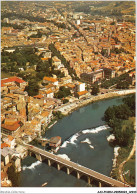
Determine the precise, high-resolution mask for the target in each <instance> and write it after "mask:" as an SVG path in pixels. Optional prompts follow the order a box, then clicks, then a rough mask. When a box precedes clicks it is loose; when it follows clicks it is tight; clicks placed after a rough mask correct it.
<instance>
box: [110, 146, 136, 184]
mask: <svg viewBox="0 0 137 194" xmlns="http://www.w3.org/2000/svg"><path fill="white" fill-rule="evenodd" d="M132 146H133V145H131V144H130V145H129V146H128V147H121V148H120V150H119V155H118V157H117V165H116V167H115V168H114V169H113V170H112V172H111V177H112V178H114V179H117V180H120V176H119V171H118V168H119V165H120V164H121V163H122V162H123V161H124V160H126V159H127V158H128V156H129V153H130V151H131V150H132ZM128 170H130V175H131V176H129V173H127V174H125V176H124V178H125V180H126V182H127V183H129V184H131V186H135V154H134V156H133V157H132V158H131V159H130V160H129V161H128V162H127V163H125V165H124V167H123V173H126V172H127V171H128Z"/></svg>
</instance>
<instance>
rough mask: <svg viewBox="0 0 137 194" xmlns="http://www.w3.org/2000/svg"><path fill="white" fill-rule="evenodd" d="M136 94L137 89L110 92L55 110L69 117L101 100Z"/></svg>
mask: <svg viewBox="0 0 137 194" xmlns="http://www.w3.org/2000/svg"><path fill="white" fill-rule="evenodd" d="M135 92H136V89H130V90H119V91H114V92H109V93H106V94H99V95H97V96H93V95H91V96H88V97H87V98H86V99H85V100H83V99H79V100H77V101H75V102H72V103H69V104H68V103H67V104H65V105H63V106H61V107H59V108H57V109H55V111H60V112H61V113H62V114H63V115H68V114H70V113H72V112H73V111H74V110H77V109H79V108H81V107H83V106H86V105H88V104H90V103H93V102H96V101H100V100H106V99H108V98H115V97H119V96H126V95H129V94H133V93H135Z"/></svg>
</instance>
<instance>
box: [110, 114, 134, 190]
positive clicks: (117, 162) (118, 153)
mask: <svg viewBox="0 0 137 194" xmlns="http://www.w3.org/2000/svg"><path fill="white" fill-rule="evenodd" d="M130 120H132V121H133V122H134V130H135V131H136V124H135V117H132V118H130ZM111 137H113V138H112V145H113V141H114V140H115V136H114V135H113V134H111V135H110V136H109V137H108V138H107V140H108V141H111ZM131 142H132V143H131V144H130V145H128V146H126V147H119V146H115V147H114V159H113V166H112V171H111V173H110V176H111V177H112V178H114V179H117V180H120V181H121V182H123V183H125V184H127V185H130V186H131V187H132V186H133V187H134V186H135V150H136V133H135V134H134V139H132V141H131ZM128 162H129V164H128ZM125 166H127V167H125ZM131 172H132V174H131ZM127 174H128V175H127Z"/></svg>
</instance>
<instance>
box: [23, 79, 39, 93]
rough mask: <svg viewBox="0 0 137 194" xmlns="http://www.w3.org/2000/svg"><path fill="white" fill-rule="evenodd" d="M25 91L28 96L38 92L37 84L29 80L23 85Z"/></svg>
mask: <svg viewBox="0 0 137 194" xmlns="http://www.w3.org/2000/svg"><path fill="white" fill-rule="evenodd" d="M25 91H27V92H28V95H29V96H35V95H37V94H38V92H39V85H38V83H37V82H36V81H35V80H30V81H29V82H28V86H26V87H25Z"/></svg>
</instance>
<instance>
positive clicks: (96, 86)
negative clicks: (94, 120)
mask: <svg viewBox="0 0 137 194" xmlns="http://www.w3.org/2000/svg"><path fill="white" fill-rule="evenodd" d="M98 93H99V85H94V86H93V88H92V92H91V94H92V95H97V94H98Z"/></svg>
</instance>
